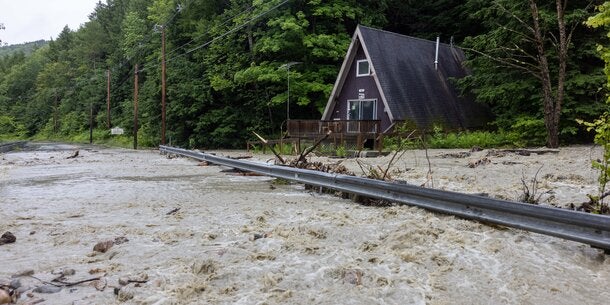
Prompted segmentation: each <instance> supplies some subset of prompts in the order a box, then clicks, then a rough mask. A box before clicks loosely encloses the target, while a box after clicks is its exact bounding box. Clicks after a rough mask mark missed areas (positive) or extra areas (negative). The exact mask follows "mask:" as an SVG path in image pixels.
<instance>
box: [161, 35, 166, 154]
mask: <svg viewBox="0 0 610 305" xmlns="http://www.w3.org/2000/svg"><path fill="white" fill-rule="evenodd" d="M165 68H166V67H165V25H163V26H162V27H161V144H163V145H165Z"/></svg>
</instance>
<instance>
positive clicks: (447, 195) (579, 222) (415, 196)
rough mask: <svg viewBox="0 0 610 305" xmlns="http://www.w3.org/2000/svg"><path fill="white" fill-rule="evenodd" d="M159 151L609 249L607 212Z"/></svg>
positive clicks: (163, 148)
mask: <svg viewBox="0 0 610 305" xmlns="http://www.w3.org/2000/svg"><path fill="white" fill-rule="evenodd" d="M159 150H160V151H161V152H164V153H171V154H177V155H182V156H186V157H190V158H194V159H197V160H201V161H207V162H210V163H214V164H218V165H223V166H228V167H232V168H237V169H241V170H245V171H252V172H256V173H260V174H264V175H267V176H272V177H277V178H282V179H287V180H292V181H296V182H300V183H304V184H310V185H315V186H322V187H325V188H330V189H335V190H338V191H343V192H348V193H353V194H358V195H362V196H367V197H371V198H377V199H383V200H388V201H391V202H396V203H401V204H407V205H413V206H418V207H422V208H425V209H428V210H431V211H436V212H441V213H446V214H452V215H456V216H459V217H463V218H467V219H474V220H478V221H482V222H489V223H493V224H498V225H503V226H508V227H513V228H518V229H523V230H527V231H531V232H536V233H541V234H546V235H550V236H555V237H560V238H564V239H567V240H573V241H577V242H581V243H585V244H588V245H591V246H593V247H596V248H601V249H605V251H606V252H608V251H609V250H610V217H607V216H601V215H596V214H588V213H583V212H577V211H571V210H564V209H559V208H552V207H545V206H537V205H529V204H522V203H517V202H510V201H504V200H498V199H492V198H487V197H481V196H475V195H467V194H461V193H456V192H447V191H441V190H435V189H427V188H422V187H418V186H414V185H408V184H397V183H392V182H386V181H380V180H373V179H368V178H362V177H353V176H346V175H340V174H329V173H323V172H319V171H313V170H305V169H298V168H292V167H287V166H278V165H271V164H266V163H257V162H250V161H244V160H234V159H229V158H224V157H218V156H214V155H210V154H205V153H201V152H195V151H190V150H185V149H181V148H174V147H168V146H160V147H159Z"/></svg>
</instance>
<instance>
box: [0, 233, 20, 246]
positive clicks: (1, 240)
mask: <svg viewBox="0 0 610 305" xmlns="http://www.w3.org/2000/svg"><path fill="white" fill-rule="evenodd" d="M16 240H17V238H16V237H15V235H13V233H11V232H5V233H4V234H2V237H0V245H4V244H12V243H14V242H15V241H16Z"/></svg>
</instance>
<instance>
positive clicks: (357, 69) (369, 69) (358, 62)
mask: <svg viewBox="0 0 610 305" xmlns="http://www.w3.org/2000/svg"><path fill="white" fill-rule="evenodd" d="M362 62H366V63H367V65H368V71H367V72H366V73H360V63H362ZM369 75H371V63H370V62H369V61H368V60H367V59H360V60H358V61H356V77H361V76H369Z"/></svg>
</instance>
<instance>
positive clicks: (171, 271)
mask: <svg viewBox="0 0 610 305" xmlns="http://www.w3.org/2000/svg"><path fill="white" fill-rule="evenodd" d="M578 149H579V148H566V151H567V152H565V153H573V154H575V156H577V157H578V156H579V155H580V156H582V155H583V154H587V153H588V151H589V150H587V149H586V148H580V149H581V150H582V151H580V152H579V151H578ZM75 150H79V156H78V157H76V158H73V159H66V158H67V157H69V156H71V155H72V154H73V153H74V151H75ZM571 150H574V152H572V151H571ZM414 154H415V153H414ZM431 154H432V155H433V156H439V155H440V154H441V152H436V151H431ZM563 154H564V152H563V151H562V152H561V153H560V154H559V156H553V155H551V156H548V155H545V156H543V157H541V158H544V159H543V160H547V162H548V163H549V164H550V163H552V161H551V159H553V158H559V159H561V158H560V157H561V156H563ZM405 158H406V159H404V160H401V161H400V162H399V163H397V166H398V167H400V168H403V171H404V173H403V175H404V177H406V178H405V179H407V180H411V181H412V182H417V183H420V182H421V181H419V180H417V179H420V180H422V179H423V178H422V175H421V173H419V174H418V171H420V170H421V168H427V165H425V164H426V163H427V162H424V160H425V159H422V158H421V155H409V154H407V155H406V156H405ZM504 158H508V157H504ZM259 159H261V160H264V159H265V157H260V158H259ZM568 159H569V158H568ZM413 160H416V162H418V164H419V165H418V166H419V167H417V168H416V169H413V170H409V169H408V168H415V167H416V166H415V165H414V164H413V163H412V162H415V161H413ZM443 160H444V161H443ZM502 160H505V159H502ZM511 160H512V159H511ZM561 160H564V159H561ZM432 161H433V162H437V161H438V162H439V163H438V164H453V167H454V168H455V170H450V169H444V167H443V166H441V165H438V166H436V167H434V171H435V175H437V178H436V184H437V186H439V187H440V188H451V189H457V188H458V187H459V185H460V184H459V183H458V182H460V181H461V183H462V184H461V185H466V186H468V188H469V189H467V191H471V192H479V191H487V192H492V193H493V191H494V189H489V190H486V189H484V186H481V185H479V184H476V183H475V182H476V181H473V179H474V180H476V179H475V178H469V177H474V176H476V177H480V176H481V175H483V174H487V175H490V177H493V176H494V174H493V172H487V173H486V172H484V171H481V172H480V173H479V174H478V175H474V176H472V175H468V174H467V173H468V171H469V170H470V173H471V174H472V173H473V171H476V170H481V169H482V168H483V167H477V168H476V169H467V166H465V164H466V163H465V162H466V160H465V159H463V158H454V159H446V157H443V158H440V157H438V158H437V157H435V159H434V160H432ZM564 161H565V160H564ZM585 161H586V162H585ZM585 161H583V164H587V162H588V160H585ZM346 162H347V161H346ZM367 162H374V161H371V160H367ZM410 162H411V163H410ZM443 162H444V163H443ZM511 162H514V160H512V161H511ZM519 162H520V161H519ZM524 162H525V161H524ZM561 162H563V161H561ZM492 163H493V162H492ZM496 163H498V166H500V165H502V166H504V165H503V164H504V163H503V162H496ZM506 164H511V163H508V162H506ZM490 166H493V164H491V165H490ZM506 166H508V165H506ZM513 166H514V164H513ZM566 166H572V165H569V164H564V168H565V167H566ZM573 166H575V167H579V168H581V170H583V171H585V172H584V173H576V172H572V173H568V174H573V175H579V177H582V179H581V180H583V181H584V182H583V181H580V184H581V185H580V186H579V185H576V186H569V185H568V186H569V187H568V190H569V189H571V188H572V187H573V188H574V189H576V190H578V192H579V193H578V194H576V195H574V194H572V195H570V196H580V197H578V198H581V197H583V196H584V195H583V194H581V193H582V191H581V189H590V188H592V187H594V179H593V178H592V177H590V176H588V175H590V174H587V172H586V170H587V169H586V168H585V167H587V166H580V165H578V164H575V165H573ZM537 167H538V166H535V167H534V166H529V167H527V169H526V170H527V173H528V174H529V173H530V171H532V170H533V171H535V170H536V168H537ZM559 167H561V166H559ZM491 168H492V167H489V169H490V170H491ZM549 168H551V167H550V166H549ZM221 170H222V168H220V167H216V166H198V163H197V162H195V161H192V160H188V159H184V158H173V159H169V158H167V157H165V156H163V155H160V154H159V153H158V151H132V150H123V149H107V148H100V147H85V146H79V147H77V146H73V145H62V144H45V143H38V144H35V145H31V146H30V150H27V149H26V150H23V151H18V152H11V153H6V154H2V155H0V233H3V232H6V231H10V232H12V233H13V234H14V235H15V236H16V238H17V240H16V242H15V243H12V244H5V245H1V246H0V284H2V283H7V282H10V281H15V279H19V282H20V284H21V286H22V287H21V288H20V289H21V291H23V294H22V295H21V297H20V298H19V300H18V302H17V303H18V304H28V303H31V302H32V301H36V300H40V299H44V302H43V303H41V304H123V303H124V304H608V300H610V290H609V289H608V284H609V283H610V259H608V256H605V255H604V254H603V252H601V251H600V250H597V249H593V248H590V247H588V246H586V245H583V244H580V243H576V242H571V241H565V240H562V239H558V238H553V237H549V236H544V235H539V234H535V233H529V232H525V231H521V230H516V229H507V228H501V227H492V226H488V225H484V224H481V223H477V222H473V221H468V220H462V219H458V218H455V217H453V216H447V215H440V214H435V213H430V212H427V211H425V210H421V209H418V208H413V207H407V206H394V207H385V208H377V207H366V206H361V205H358V204H354V203H352V202H350V201H348V200H343V199H339V198H336V197H331V196H328V195H321V194H317V193H312V192H309V191H306V190H304V188H303V187H302V186H301V185H294V184H278V183H274V179H272V178H268V177H241V176H230V175H227V174H225V173H221V172H220V171H221ZM462 171H464V173H462ZM513 171H514V172H517V173H519V174H521V172H523V171H520V170H518V169H515V170H513ZM503 172H504V173H509V170H508V167H507V169H503ZM547 174H551V175H555V177H556V178H557V176H558V175H559V173H547ZM396 175H399V173H396ZM409 175H413V176H409ZM496 175H497V174H496ZM450 176H451V177H454V178H455V177H458V178H459V177H463V178H462V179H461V180H460V179H449V178H451V177H450ZM519 176H520V175H519ZM443 177H445V178H447V179H445V178H443ZM547 177H553V176H547ZM569 177H572V176H569ZM569 177H568V178H566V179H555V180H553V181H550V182H548V183H555V182H557V181H559V182H561V183H563V184H569V183H567V182H566V180H569V179H570V178H569ZM518 178H520V177H518ZM518 178H515V182H514V183H512V184H518V182H519V179H518ZM572 178H574V177H572ZM469 179H470V180H469ZM489 179H491V178H486V179H483V178H481V179H479V180H485V183H489V181H488V180H489ZM574 179H576V178H574ZM587 179H588V180H587ZM588 181H592V182H591V183H589V182H588ZM568 182H569V181H568ZM466 186H464V187H466ZM495 187H497V188H501V187H503V186H501V185H497V186H495ZM513 191H514V188H513V189H512V190H510V191H506V192H507V194H510V193H512V192H513ZM565 193H570V192H569V191H565ZM561 194H562V193H558V194H555V199H554V200H557V201H561V200H565V198H569V196H568V195H566V196H568V197H565V196H564V197H562V195H561ZM505 196H508V195H505ZM176 209H177V210H176ZM106 240H115V241H117V243H116V244H115V245H113V246H112V247H111V248H110V249H108V251H106V252H105V253H101V252H94V251H93V247H94V246H95V245H96V244H97V243H98V242H100V241H106ZM118 241H120V242H118ZM66 270H70V272H66ZM28 271H29V272H28ZM72 271H73V272H72ZM61 272H63V273H64V274H65V276H64V278H63V281H64V282H77V281H80V280H86V279H91V278H97V277H99V278H100V280H98V281H93V282H86V283H82V284H78V285H74V286H70V287H64V288H63V289H62V290H61V291H59V292H56V293H47V294H45V293H39V292H33V289H34V288H36V287H38V286H43V285H44V284H43V283H42V281H46V282H51V281H52V280H53V279H54V278H56V277H58V274H60V273H61ZM24 273H25V274H31V276H28V275H23V276H21V277H18V276H17V275H19V274H24ZM72 273H73V274H72ZM129 280H132V281H134V280H135V281H140V282H142V283H136V282H129ZM119 282H121V283H119ZM54 283H55V284H57V283H58V282H54ZM115 292H116V293H118V295H116V294H115Z"/></svg>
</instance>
